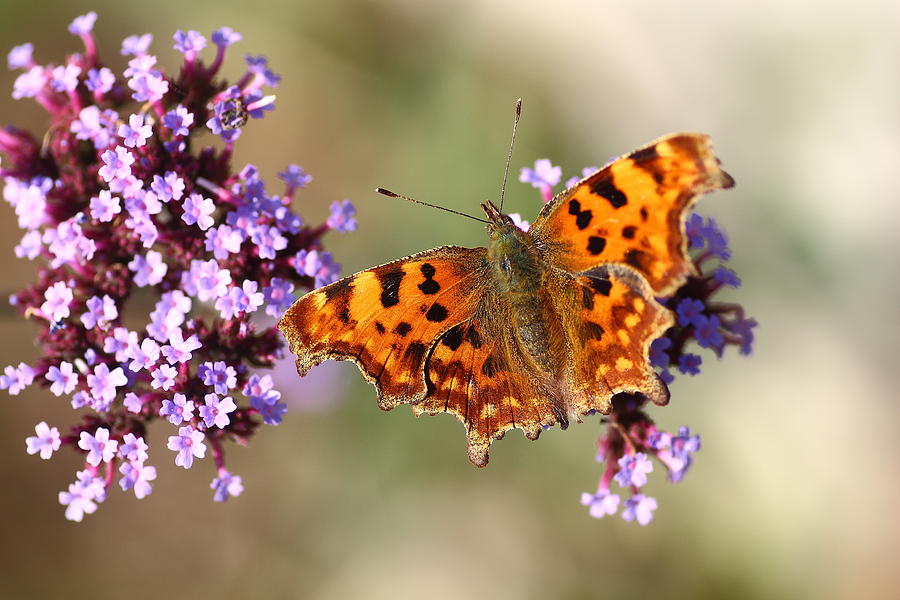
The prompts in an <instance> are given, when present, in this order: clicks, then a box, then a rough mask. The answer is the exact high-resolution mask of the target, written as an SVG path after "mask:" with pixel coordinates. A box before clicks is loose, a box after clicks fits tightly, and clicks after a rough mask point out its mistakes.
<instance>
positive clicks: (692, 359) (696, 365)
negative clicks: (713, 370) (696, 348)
mask: <svg viewBox="0 0 900 600" xmlns="http://www.w3.org/2000/svg"><path fill="white" fill-rule="evenodd" d="M701 364H703V359H702V358H700V356H698V355H696V354H682V355H681V357H680V358H679V359H678V370H679V371H681V372H682V373H684V374H685V375H699V374H700V365H701Z"/></svg>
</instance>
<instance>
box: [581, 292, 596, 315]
mask: <svg viewBox="0 0 900 600" xmlns="http://www.w3.org/2000/svg"><path fill="white" fill-rule="evenodd" d="M581 305H582V306H583V307H584V308H586V309H587V310H594V292H592V291H591V290H589V289H588V288H586V287H583V288H581Z"/></svg>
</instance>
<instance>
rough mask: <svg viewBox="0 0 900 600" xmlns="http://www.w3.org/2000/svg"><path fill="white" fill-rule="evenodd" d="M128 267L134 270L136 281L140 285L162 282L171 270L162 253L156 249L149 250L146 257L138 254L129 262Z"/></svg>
mask: <svg viewBox="0 0 900 600" xmlns="http://www.w3.org/2000/svg"><path fill="white" fill-rule="evenodd" d="M128 268H129V269H130V270H132V271H134V283H135V284H136V285H137V286H138V287H144V286H146V285H156V284H158V283H160V282H161V281H162V280H163V277H165V275H166V272H167V271H168V270H169V267H168V265H167V264H166V263H165V262H164V261H163V259H162V254H160V253H159V252H157V251H155V250H148V251H147V256H146V257H145V256H141V255H140V254H136V255H135V257H134V258H132V259H131V262H130V263H128Z"/></svg>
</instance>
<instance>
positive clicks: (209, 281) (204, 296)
mask: <svg viewBox="0 0 900 600" xmlns="http://www.w3.org/2000/svg"><path fill="white" fill-rule="evenodd" d="M230 284H231V272H230V271H228V270H227V269H220V268H219V263H217V262H216V261H215V260H214V259H211V260H208V261H201V260H192V261H191V268H190V271H185V272H184V273H183V275H182V278H181V286H182V288H183V289H184V291H185V292H187V293H188V294H190V295H191V296H196V297H197V298H198V299H199V300H201V301H204V302H205V301H208V300H215V299H216V298H219V297H221V296H224V295H225V294H227V293H228V286H229V285H230Z"/></svg>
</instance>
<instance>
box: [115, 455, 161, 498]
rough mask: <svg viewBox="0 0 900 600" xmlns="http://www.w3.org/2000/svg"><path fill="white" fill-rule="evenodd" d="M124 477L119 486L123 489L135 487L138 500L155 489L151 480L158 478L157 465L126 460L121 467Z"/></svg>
mask: <svg viewBox="0 0 900 600" xmlns="http://www.w3.org/2000/svg"><path fill="white" fill-rule="evenodd" d="M119 473H121V474H122V479H120V480H119V486H121V488H122V491H124V492H127V491H128V490H131V489H133V490H134V495H135V496H136V497H137V498H138V500H140V499H142V498H146V497H147V496H148V495H150V493H151V492H152V491H153V488H152V487H151V486H150V482H151V481H153V480H154V479H156V467H151V466H149V465H146V466H145V465H144V464H143V463H142V462H124V463H122V466H120V467H119Z"/></svg>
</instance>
